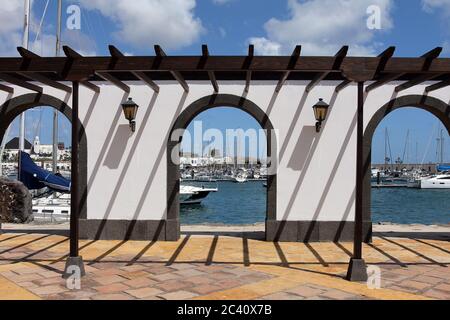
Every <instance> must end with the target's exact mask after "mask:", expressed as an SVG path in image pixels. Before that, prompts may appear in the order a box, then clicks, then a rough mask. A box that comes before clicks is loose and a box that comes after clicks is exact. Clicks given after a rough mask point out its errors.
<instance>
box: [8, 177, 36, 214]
mask: <svg viewBox="0 0 450 320" xmlns="http://www.w3.org/2000/svg"><path fill="white" fill-rule="evenodd" d="M32 220H33V203H32V197H31V194H30V191H29V190H28V189H27V188H26V187H25V185H24V184H23V183H22V182H20V181H13V180H9V179H6V178H2V177H0V223H1V222H5V223H27V222H31V221H32Z"/></svg>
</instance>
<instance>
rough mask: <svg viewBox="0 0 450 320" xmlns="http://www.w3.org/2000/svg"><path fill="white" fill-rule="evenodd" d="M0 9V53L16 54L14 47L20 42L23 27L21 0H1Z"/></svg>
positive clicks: (6, 54) (5, 54)
mask: <svg viewBox="0 0 450 320" xmlns="http://www.w3.org/2000/svg"><path fill="white" fill-rule="evenodd" d="M1 5H2V9H1V10H0V21H1V23H2V26H1V28H0V43H1V44H2V45H1V46H0V54H1V55H4V56H12V55H14V56H16V55H17V50H16V47H17V46H20V45H21V44H22V33H23V32H22V28H23V20H24V18H23V15H24V8H23V1H17V0H3V1H2V4H1Z"/></svg>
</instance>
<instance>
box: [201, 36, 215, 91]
mask: <svg viewBox="0 0 450 320" xmlns="http://www.w3.org/2000/svg"><path fill="white" fill-rule="evenodd" d="M202 57H203V59H205V61H206V60H208V57H209V50H208V46H207V45H206V44H204V45H202ZM208 77H209V80H210V81H211V84H212V86H213V88H214V92H216V93H217V92H219V84H218V83H217V79H216V75H215V73H214V71H208Z"/></svg>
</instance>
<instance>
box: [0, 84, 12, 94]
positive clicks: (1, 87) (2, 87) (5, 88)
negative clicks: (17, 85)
mask: <svg viewBox="0 0 450 320" xmlns="http://www.w3.org/2000/svg"><path fill="white" fill-rule="evenodd" d="M0 91H4V92H7V93H11V94H12V93H14V88H12V87H8V86H5V85H4V84H1V83H0Z"/></svg>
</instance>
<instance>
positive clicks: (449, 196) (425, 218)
mask: <svg viewBox="0 0 450 320" xmlns="http://www.w3.org/2000/svg"><path fill="white" fill-rule="evenodd" d="M372 219H373V221H374V222H393V223H421V224H447V223H450V189H442V190H421V189H411V188H395V189H372Z"/></svg>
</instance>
